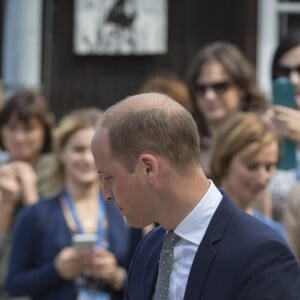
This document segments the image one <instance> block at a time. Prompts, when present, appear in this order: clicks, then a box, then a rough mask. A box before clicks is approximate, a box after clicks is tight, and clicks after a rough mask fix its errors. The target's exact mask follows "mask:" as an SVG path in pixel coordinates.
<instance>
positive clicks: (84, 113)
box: [48, 107, 103, 194]
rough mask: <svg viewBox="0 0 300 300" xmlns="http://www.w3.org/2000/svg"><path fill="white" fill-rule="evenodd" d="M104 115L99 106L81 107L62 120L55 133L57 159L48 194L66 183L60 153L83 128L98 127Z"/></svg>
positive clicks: (53, 167) (53, 166)
mask: <svg viewBox="0 0 300 300" xmlns="http://www.w3.org/2000/svg"><path fill="white" fill-rule="evenodd" d="M102 115H103V111H102V110H100V109H98V108H94V107H91V108H81V109H77V110H74V111H72V112H70V113H69V114H67V115H66V116H64V117H63V118H62V119H61V120H60V122H59V123H58V125H57V126H56V128H55V129H54V134H53V139H54V141H53V142H54V143H53V144H54V149H53V150H54V155H55V161H54V163H53V165H52V169H51V172H50V174H51V175H50V176H49V183H48V190H49V193H48V194H54V193H56V192H58V191H59V190H60V189H61V188H62V187H63V185H64V168H63V165H62V163H61V162H60V158H59V155H60V153H61V151H62V149H63V148H64V147H65V146H66V144H67V143H68V141H69V139H70V137H71V136H73V135H74V134H75V133H76V132H78V131H79V130H81V129H85V128H89V127H93V128H96V126H97V123H98V121H99V120H100V118H101V117H102Z"/></svg>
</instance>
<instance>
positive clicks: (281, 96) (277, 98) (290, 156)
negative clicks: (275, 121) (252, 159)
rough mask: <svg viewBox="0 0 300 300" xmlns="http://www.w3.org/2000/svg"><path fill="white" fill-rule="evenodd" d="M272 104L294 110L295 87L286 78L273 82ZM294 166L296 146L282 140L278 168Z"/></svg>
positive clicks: (284, 168) (285, 139) (286, 168)
mask: <svg viewBox="0 0 300 300" xmlns="http://www.w3.org/2000/svg"><path fill="white" fill-rule="evenodd" d="M272 91H273V103H274V104H275V105H282V106H286V107H289V108H292V109H296V102H295V87H294V85H293V83H292V82H291V81H290V80H289V79H288V78H286V77H279V78H276V79H275V80H274V81H273V84H272ZM295 166H296V145H295V143H294V142H293V141H291V140H289V139H287V138H283V139H282V143H281V154H280V159H279V164H278V168H279V169H283V170H288V169H293V168H295Z"/></svg>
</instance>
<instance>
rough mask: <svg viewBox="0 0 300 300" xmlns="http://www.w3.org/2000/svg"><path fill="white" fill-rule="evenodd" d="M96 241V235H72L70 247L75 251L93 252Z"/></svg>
mask: <svg viewBox="0 0 300 300" xmlns="http://www.w3.org/2000/svg"><path fill="white" fill-rule="evenodd" d="M96 241H97V235H96V234H90V233H89V234H87V233H77V234H74V235H73V242H72V245H73V247H74V248H75V249H76V250H77V251H90V250H93V248H94V246H95V244H96Z"/></svg>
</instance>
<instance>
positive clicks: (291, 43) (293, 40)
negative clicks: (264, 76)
mask: <svg viewBox="0 0 300 300" xmlns="http://www.w3.org/2000/svg"><path fill="white" fill-rule="evenodd" d="M297 46H300V30H297V31H293V32H291V33H290V34H289V35H287V36H285V37H284V38H282V39H281V40H280V42H279V44H278V46H277V48H276V50H275V52H274V56H273V60H272V74H271V75H272V79H275V78H276V77H277V75H276V73H277V72H276V68H277V67H278V64H279V61H280V59H281V58H282V56H283V55H284V54H285V53H287V52H288V51H289V50H291V49H292V48H295V47H297Z"/></svg>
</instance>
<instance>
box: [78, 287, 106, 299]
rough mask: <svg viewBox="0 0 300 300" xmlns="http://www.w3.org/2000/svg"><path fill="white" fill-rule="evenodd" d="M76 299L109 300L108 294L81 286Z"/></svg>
mask: <svg viewBox="0 0 300 300" xmlns="http://www.w3.org/2000/svg"><path fill="white" fill-rule="evenodd" d="M77 300H110V295H109V294H107V293H103V292H101V291H94V290H89V289H82V288H81V289H80V290H79V294H78V296H77Z"/></svg>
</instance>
